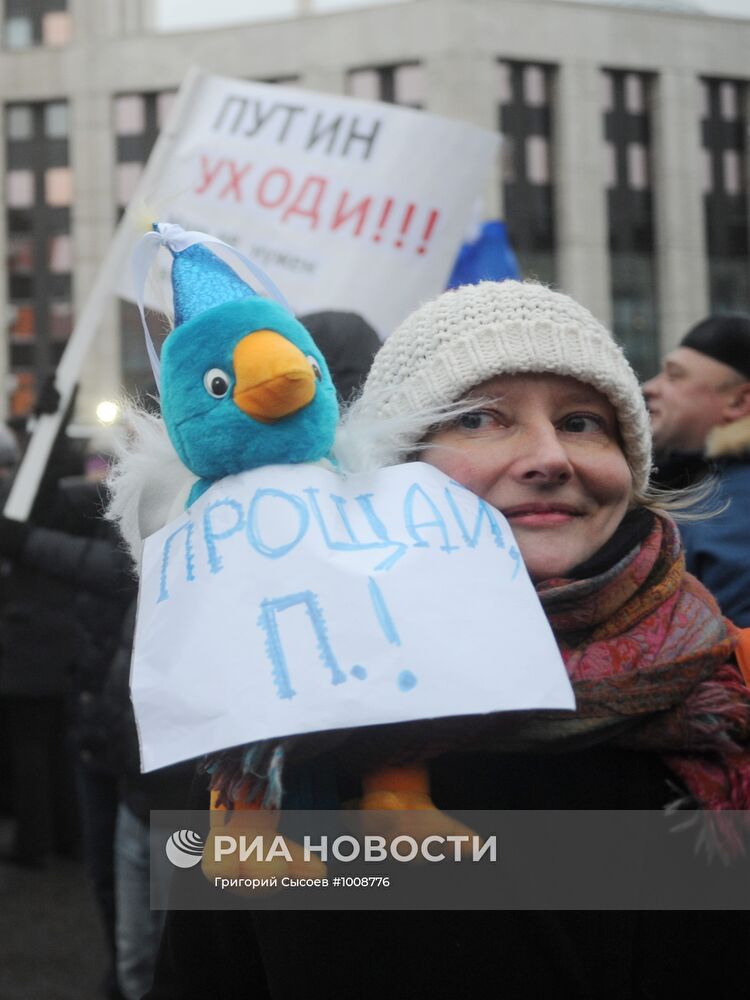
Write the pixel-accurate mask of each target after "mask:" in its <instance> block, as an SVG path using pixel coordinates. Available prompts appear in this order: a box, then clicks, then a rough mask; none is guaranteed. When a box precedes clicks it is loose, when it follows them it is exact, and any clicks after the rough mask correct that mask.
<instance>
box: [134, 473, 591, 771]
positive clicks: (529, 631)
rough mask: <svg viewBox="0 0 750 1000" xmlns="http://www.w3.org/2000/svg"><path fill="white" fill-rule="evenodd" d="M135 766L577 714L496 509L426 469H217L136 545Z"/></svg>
mask: <svg viewBox="0 0 750 1000" xmlns="http://www.w3.org/2000/svg"><path fill="white" fill-rule="evenodd" d="M131 690H132V697H133V704H134V707H135V711H136V719H137V722H138V729H139V734H140V744H141V761H142V766H143V769H144V770H147V771H148V770H152V769H154V768H158V767H163V766H165V765H167V764H171V763H175V762H176V761H179V760H183V759H187V758H192V757H197V756H199V755H201V754H204V753H208V752H210V751H213V750H218V749H221V748H224V747H229V746H234V745H237V744H242V743H246V742H250V741H254V740H259V739H268V738H275V737H283V736H287V735H290V734H293V733H307V732H313V731H317V730H327V729H339V728H346V727H350V726H364V725H371V724H375V723H387V722H400V721H406V720H410V719H419V718H436V717H441V716H450V715H464V714H477V713H487V712H494V711H505V710H512V709H530V708H574V706H575V702H574V698H573V693H572V689H571V687H570V684H569V682H568V678H567V674H566V671H565V667H564V665H563V662H562V659H561V657H560V653H559V650H558V648H557V644H556V642H555V640H554V637H553V635H552V632H551V629H550V626H549V623H548V621H547V619H546V617H545V615H544V612H543V611H542V608H541V605H540V603H539V600H538V598H537V596H536V593H535V591H534V588H533V586H532V584H531V581H530V580H529V577H528V574H527V572H526V569H525V567H524V565H523V562H522V560H521V556H520V554H519V552H518V549H517V547H516V545H515V543H514V540H513V536H512V533H511V531H510V529H509V527H508V525H507V522H506V521H505V520H504V518H503V517H502V515H501V514H500V513H499V512H498V511H496V510H495V509H494V508H492V507H490V506H489V505H488V504H486V503H485V502H484V501H482V500H480V499H479V498H478V497H476V496H475V495H474V494H472V493H470V492H469V491H468V490H466V489H464V488H463V487H462V486H460V485H458V484H457V483H455V482H453V481H452V480H450V479H449V478H448V477H447V476H445V475H443V473H442V472H439V471H438V470H437V469H434V468H433V467H432V466H428V465H425V464H423V463H411V464H408V465H404V466H398V467H390V468H387V469H383V470H380V471H378V472H376V473H369V474H357V475H352V476H349V477H346V478H342V477H341V476H340V475H338V474H337V473H335V472H331V471H329V470H328V469H326V468H323V467H321V466H317V465H297V466H293V465H287V466H269V467H265V468H263V469H258V470H254V471H252V472H246V473H243V474H242V475H239V476H230V477H227V478H226V479H223V480H221V481H220V482H219V483H217V484H215V485H214V486H213V487H211V489H209V490H208V491H207V492H206V493H205V494H204V495H203V496H202V497H201V498H200V500H198V501H197V502H196V503H195V504H193V506H192V507H191V508H190V509H189V511H187V512H186V513H185V514H184V515H183V516H182V517H180V518H178V519H177V520H175V521H173V522H171V523H170V524H168V525H166V526H165V527H164V528H162V529H161V530H160V531H158V532H157V533H156V534H154V535H152V536H151V537H150V538H149V539H147V541H146V544H145V549H144V555H143V563H142V570H141V589H140V595H139V606H138V621H137V627H136V635H135V646H134V653H133V667H132V676H131Z"/></svg>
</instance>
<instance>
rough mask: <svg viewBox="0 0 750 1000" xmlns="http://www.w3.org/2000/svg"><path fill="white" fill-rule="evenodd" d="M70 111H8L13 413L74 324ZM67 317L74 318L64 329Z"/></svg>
mask: <svg viewBox="0 0 750 1000" xmlns="http://www.w3.org/2000/svg"><path fill="white" fill-rule="evenodd" d="M67 113H68V108H67V104H66V103H65V102H63V101H54V102H50V103H46V104H37V103H35V104H11V105H7V106H6V109H5V124H6V134H5V155H6V164H7V172H6V177H5V193H6V202H5V215H6V226H7V232H8V241H7V242H8V301H9V310H8V317H7V332H8V336H9V342H10V370H11V374H12V375H13V376H14V379H13V381H14V383H15V390H14V391H13V393H12V397H11V401H10V409H11V412H12V413H18V414H23V413H25V412H27V410H28V409H29V408H30V407H31V406H32V405H33V400H34V392H35V386H36V385H38V384H39V381H40V380H43V379H44V378H45V377H46V376H47V375H48V373H49V372H50V371H51V370H52V369H54V367H55V366H56V365H57V362H58V361H59V359H60V355H61V354H62V350H63V348H64V345H65V340H66V339H67V334H68V333H69V332H70V327H71V326H72V305H71V303H72V278H71V274H72V269H73V267H72V252H71V240H70V205H71V202H72V200H73V173H72V171H71V169H70V166H69V163H68V140H67ZM61 315H66V316H67V317H68V321H67V322H66V324H64V325H62V326H61V324H60V323H59V322H58V317H59V316H61ZM21 376H23V377H21Z"/></svg>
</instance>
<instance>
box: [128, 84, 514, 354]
mask: <svg viewBox="0 0 750 1000" xmlns="http://www.w3.org/2000/svg"><path fill="white" fill-rule="evenodd" d="M499 141H500V140H499V136H498V135H497V134H496V133H493V132H490V131H488V130H485V129H481V128H478V127H476V126H474V125H470V124H467V123H464V122H458V121H450V120H448V119H444V118H440V117H437V116H435V115H430V114H427V113H425V112H420V111H414V110H412V109H409V108H400V107H397V106H395V105H388V104H383V103H380V102H373V101H360V100H355V99H353V98H348V97H334V96H328V95H325V94H317V93H314V92H312V91H306V90H300V89H296V88H290V87H280V86H275V85H273V86H272V85H268V84H262V83H251V82H246V81H241V80H232V79H228V78H224V77H216V76H207V75H201V76H200V77H199V78H198V79H197V80H196V81H195V83H194V84H193V86H192V89H191V94H190V101H189V107H188V108H186V110H185V113H184V114H183V116H182V118H181V122H180V128H179V132H178V133H177V134H176V136H175V138H174V140H173V142H172V144H171V147H170V152H169V154H168V155H167V156H163V157H162V159H161V163H160V167H159V170H158V171H156V172H154V171H150V172H149V181H148V184H144V185H142V186H140V187H139V189H138V190H137V192H136V194H135V195H134V197H133V203H134V205H135V206H136V209H137V210H138V211H139V212H140V213H141V214H142V212H143V206H145V207H146V208H147V209H148V210H149V211H151V212H156V213H158V216H159V221H162V222H177V223H180V225H182V226H184V228H186V229H198V230H202V231H205V232H209V233H211V234H212V235H214V236H219V237H220V238H221V239H223V240H224V241H225V242H227V243H229V244H230V245H232V246H235V247H236V248H237V249H239V250H241V251H242V252H243V253H245V254H246V255H247V256H249V257H250V258H251V259H252V260H254V261H255V262H256V263H257V264H259V265H260V266H261V267H263V268H264V269H265V270H266V271H268V273H269V274H270V276H271V277H272V278H273V280H274V281H275V282H276V284H277V285H278V286H279V287H280V288H281V290H282V292H283V293H284V295H285V297H286V298H287V300H288V301H289V302H290V304H291V305H292V307H293V309H294V310H295V312H297V313H298V314H299V313H306V312H312V311H316V310H321V309H341V310H353V311H355V312H359V313H361V314H362V315H363V316H364V317H365V318H366V319H367V320H368V321H369V322H370V323H371V324H372V325H373V326H374V327H375V328H376V329H377V330H378V331H379V332H380V333H381V335H382V336H386V335H387V334H388V333H390V332H391V331H392V330H393V329H394V327H395V326H396V325H397V324H398V323H399V322H400V321H401V320H402V319H404V317H405V316H406V315H407V314H408V313H409V312H411V311H412V309H414V308H415V307H416V306H417V305H418V304H419V303H420V302H421V301H423V300H425V299H427V298H431V297H433V296H434V295H436V294H437V293H438V292H440V291H442V290H443V288H444V287H445V283H446V280H447V278H448V276H449V274H450V271H451V267H452V265H453V262H454V260H455V257H456V254H457V252H458V250H459V248H460V246H461V243H462V242H463V240H464V238H465V235H466V232H467V228H468V227H469V225H470V223H471V222H472V219H473V218H474V216H475V214H476V204H477V201H478V200H479V201H481V200H482V199H483V197H484V194H485V190H486V186H487V183H488V180H489V176H490V171H491V169H492V165H493V162H494V159H495V157H496V155H497V150H498V146H499ZM119 280H120V281H121V286H120V287H118V291H119V292H120V293H121V294H122V295H124V296H125V297H128V298H132V297H133V294H134V289H133V288H132V286H131V284H130V279H129V276H128V274H127V272H125V273H124V274H123V275H122V276H121V277H120V279H119ZM152 304H153V305H154V306H155V307H157V308H158V307H160V306H161V305H162V302H161V301H154V302H153V303H152Z"/></svg>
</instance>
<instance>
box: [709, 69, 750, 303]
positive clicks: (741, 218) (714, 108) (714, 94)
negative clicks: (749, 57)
mask: <svg viewBox="0 0 750 1000" xmlns="http://www.w3.org/2000/svg"><path fill="white" fill-rule="evenodd" d="M701 88H702V90H703V114H702V118H701V139H702V145H703V151H704V163H705V179H704V194H703V203H704V210H705V227H706V250H707V254H708V287H709V299H710V303H711V312H718V313H721V312H735V311H738V310H739V311H747V310H748V309H750V270H749V266H748V256H747V255H748V246H749V244H750V240H749V239H748V217H747V213H748V202H747V140H746V134H747V129H748V125H749V124H750V123H749V122H748V116H747V112H746V110H745V109H746V108H747V101H748V85H747V84H746V83H740V82H737V81H734V80H715V79H705V80H701Z"/></svg>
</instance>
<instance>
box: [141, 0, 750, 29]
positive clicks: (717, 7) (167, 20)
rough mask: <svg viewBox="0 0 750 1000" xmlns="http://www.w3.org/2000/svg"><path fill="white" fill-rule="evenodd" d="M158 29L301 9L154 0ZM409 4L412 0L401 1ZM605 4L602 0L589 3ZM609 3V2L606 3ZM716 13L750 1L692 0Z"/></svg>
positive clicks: (746, 9) (746, 12) (316, 2)
mask: <svg viewBox="0 0 750 1000" xmlns="http://www.w3.org/2000/svg"><path fill="white" fill-rule="evenodd" d="M153 2H154V6H155V10H156V14H155V17H156V26H157V27H158V28H160V29H163V30H167V31H170V30H178V29H181V28H192V27H203V26H206V25H219V24H227V23H232V22H235V23H236V22H238V21H256V20H267V19H273V18H280V17H287V16H289V15H290V14H293V13H294V11H295V10H296V9H297V8H298V7H299V6H300V2H299V0H208V2H207V0H153ZM307 2H308V5H310V6H312V9H313V11H318V12H321V13H323V12H325V11H332V10H342V9H344V8H347V7H376V6H380V5H381V4H384V3H398V2H399V0H307ZM400 2H402V3H408V2H409V0H400ZM585 2H602V0H585ZM604 2H606V0H604ZM692 2H693V4H694V5H695V6H697V7H700V8H701V9H702V10H705V11H707V12H710V13H714V14H729V15H732V16H735V17H737V16H740V17H749V18H750V0H692Z"/></svg>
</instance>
